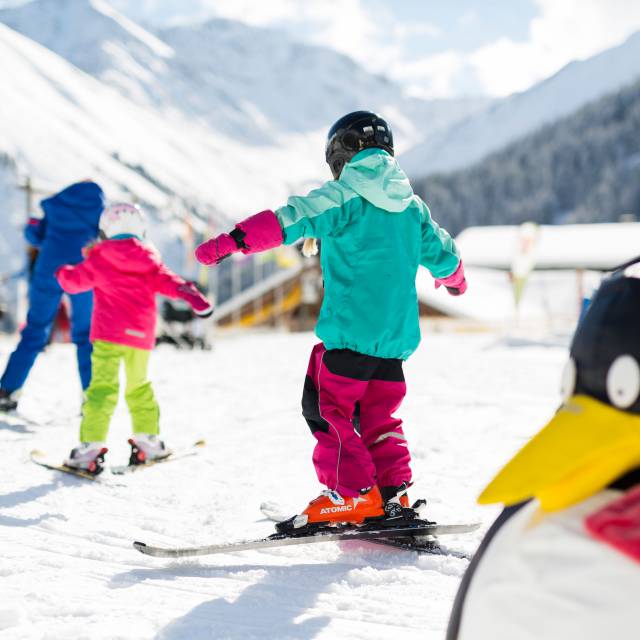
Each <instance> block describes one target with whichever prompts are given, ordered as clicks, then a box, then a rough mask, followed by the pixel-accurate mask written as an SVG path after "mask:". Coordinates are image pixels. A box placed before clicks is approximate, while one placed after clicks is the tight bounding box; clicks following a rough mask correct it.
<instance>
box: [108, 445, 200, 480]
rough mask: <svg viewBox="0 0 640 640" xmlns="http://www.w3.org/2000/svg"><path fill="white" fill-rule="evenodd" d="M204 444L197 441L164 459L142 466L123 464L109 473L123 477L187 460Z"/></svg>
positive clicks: (145, 463)
mask: <svg viewBox="0 0 640 640" xmlns="http://www.w3.org/2000/svg"><path fill="white" fill-rule="evenodd" d="M205 444H206V442H205V441H204V440H198V441H197V442H194V443H193V444H192V445H191V446H190V447H187V448H185V449H178V450H177V451H173V452H172V453H170V454H169V455H168V456H166V457H165V458H157V459H155V460H148V461H147V462H143V463H142V464H123V465H119V466H115V467H111V473H114V474H115V475H124V474H125V473H132V472H134V471H140V470H142V469H148V468H149V467H153V466H155V465H157V464H160V463H163V462H172V461H173V460H180V459H181V458H188V457H189V456H195V455H197V454H198V453H199V452H200V451H201V450H202V447H204V446H205Z"/></svg>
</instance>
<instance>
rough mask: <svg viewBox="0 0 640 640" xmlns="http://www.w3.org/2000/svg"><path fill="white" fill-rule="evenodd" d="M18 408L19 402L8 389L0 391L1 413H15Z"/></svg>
mask: <svg viewBox="0 0 640 640" xmlns="http://www.w3.org/2000/svg"><path fill="white" fill-rule="evenodd" d="M17 407H18V401H17V400H16V399H15V397H14V396H13V394H11V393H9V392H8V391H7V390H6V389H0V411H4V412H5V413H7V412H9V411H15V410H16V408H17Z"/></svg>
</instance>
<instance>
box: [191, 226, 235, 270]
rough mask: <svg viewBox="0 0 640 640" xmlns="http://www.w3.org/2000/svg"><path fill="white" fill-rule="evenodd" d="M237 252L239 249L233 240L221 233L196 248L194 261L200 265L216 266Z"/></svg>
mask: <svg viewBox="0 0 640 640" xmlns="http://www.w3.org/2000/svg"><path fill="white" fill-rule="evenodd" d="M238 251H240V247H239V246H238V243H237V242H236V241H235V240H234V238H233V237H232V236H231V235H229V234H228V233H221V234H220V235H219V236H216V237H215V238H211V240H207V241H206V242H203V243H202V244H201V245H199V246H198V247H197V248H196V260H197V261H198V262H199V263H200V264H218V263H220V262H222V260H224V259H225V258H228V257H229V256H230V255H231V254H232V253H237V252H238Z"/></svg>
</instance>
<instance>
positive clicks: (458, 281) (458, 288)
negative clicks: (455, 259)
mask: <svg viewBox="0 0 640 640" xmlns="http://www.w3.org/2000/svg"><path fill="white" fill-rule="evenodd" d="M441 286H445V287H446V288H447V291H448V292H449V293H450V294H451V295H452V296H460V295H462V294H463V293H464V292H465V291H466V290H467V281H466V279H465V277H464V267H463V266H462V260H460V264H459V265H458V268H457V269H456V270H455V271H454V272H453V273H452V274H451V275H450V276H447V277H446V278H436V289H437V288H438V287H441Z"/></svg>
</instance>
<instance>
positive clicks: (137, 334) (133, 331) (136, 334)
mask: <svg viewBox="0 0 640 640" xmlns="http://www.w3.org/2000/svg"><path fill="white" fill-rule="evenodd" d="M124 332H125V333H126V334H127V335H128V336H133V337H134V338H144V337H145V336H146V333H144V331H136V329H125V330H124Z"/></svg>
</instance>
